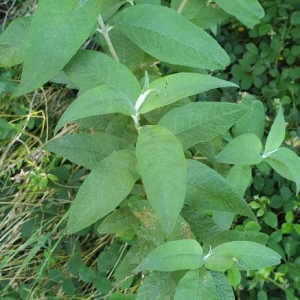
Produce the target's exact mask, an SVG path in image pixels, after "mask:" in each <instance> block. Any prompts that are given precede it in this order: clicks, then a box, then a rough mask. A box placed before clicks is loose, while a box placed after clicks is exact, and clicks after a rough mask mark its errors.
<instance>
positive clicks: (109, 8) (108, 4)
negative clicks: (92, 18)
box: [100, 0, 126, 22]
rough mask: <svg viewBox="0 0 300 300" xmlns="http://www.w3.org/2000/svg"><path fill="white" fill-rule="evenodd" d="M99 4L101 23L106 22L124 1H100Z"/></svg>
mask: <svg viewBox="0 0 300 300" xmlns="http://www.w3.org/2000/svg"><path fill="white" fill-rule="evenodd" d="M100 2H101V4H100V5H101V6H100V14H101V17H102V19H103V21H104V22H106V21H107V20H108V19H110V18H111V17H112V16H113V15H114V14H115V13H116V12H117V11H118V10H119V8H120V7H121V6H122V5H124V4H125V3H126V0H101V1H100Z"/></svg>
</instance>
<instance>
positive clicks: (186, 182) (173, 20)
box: [0, 0, 300, 300]
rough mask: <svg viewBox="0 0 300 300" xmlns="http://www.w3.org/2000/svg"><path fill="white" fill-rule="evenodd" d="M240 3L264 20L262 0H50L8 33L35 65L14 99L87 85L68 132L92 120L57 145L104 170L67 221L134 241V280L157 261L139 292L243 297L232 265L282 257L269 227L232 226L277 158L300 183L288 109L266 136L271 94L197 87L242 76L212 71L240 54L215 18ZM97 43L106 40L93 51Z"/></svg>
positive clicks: (19, 53) (74, 227) (239, 13)
mask: <svg viewBox="0 0 300 300" xmlns="http://www.w3.org/2000/svg"><path fill="white" fill-rule="evenodd" d="M216 4H217V5H218V6H217V5H216ZM201 12H202V13H203V16H211V17H208V18H207V24H205V23H203V20H202V19H203V18H202V19H201V18H200V17H199V13H201ZM230 15H234V16H236V17H237V18H238V19H239V21H241V22H242V23H244V24H245V25H246V26H248V27H251V28H252V27H253V26H254V25H255V24H257V23H258V22H259V19H261V18H262V17H263V15H264V11H263V9H262V7H261V6H260V4H259V3H258V2H257V1H256V0H253V1H249V2H247V3H246V2H245V1H242V0H234V1H233V0H232V1H225V0H216V1H215V3H211V1H208V2H207V1H186V0H183V1H172V2H171V5H168V4H166V5H164V6H162V5H161V4H160V1H154V0H151V1H147V0H144V1H142V0H136V1H111V0H108V1H105V0H103V1H99V0H65V1H61V0H52V1H46V0H40V1H39V3H38V7H37V9H36V12H35V14H34V15H33V16H31V17H26V18H21V19H17V20H15V21H14V22H12V23H11V24H10V26H9V27H8V28H7V29H6V31H5V32H4V33H3V35H2V36H1V37H0V44H1V45H4V47H3V48H1V52H0V58H1V60H0V65H1V66H6V67H9V66H13V65H16V64H20V63H23V72H22V77H21V82H20V85H19V86H18V88H17V90H16V92H15V94H14V97H17V96H21V95H23V94H26V93H29V92H31V91H33V90H35V89H37V88H39V87H41V86H42V85H43V84H45V83H47V82H48V81H50V80H52V81H54V82H59V83H64V84H66V85H67V86H68V87H70V88H72V89H78V90H79V92H78V97H77V98H76V99H75V100H74V101H73V102H72V104H71V105H70V106H69V107H68V108H67V109H66V111H65V112H64V114H63V115H62V116H61V118H60V120H59V122H58V124H57V126H56V133H57V132H58V131H59V130H61V129H62V128H63V127H65V126H66V125H67V124H69V123H78V124H79V125H80V126H81V127H82V128H83V130H82V132H80V133H77V134H72V135H68V134H67V135H64V136H60V137H57V138H55V139H53V140H52V141H50V142H49V143H48V144H47V145H46V149H47V150H49V151H52V152H54V153H56V154H58V155H60V156H62V157H65V158H67V159H68V160H70V161H72V162H74V163H76V164H78V165H81V166H83V167H85V168H87V169H90V170H91V172H90V174H89V175H88V176H87V178H86V179H85V181H84V182H83V184H82V185H81V187H80V189H79V191H78V193H77V195H76V198H75V200H74V202H73V203H72V206H71V209H70V215H69V219H68V224H67V228H66V233H67V234H74V233H76V232H79V231H81V230H83V229H86V228H88V227H89V226H92V225H94V224H97V226H98V229H97V231H98V233H99V234H116V235H118V236H122V237H124V238H125V237H126V238H127V239H128V241H130V243H131V245H132V247H131V248H130V250H129V252H128V253H127V254H126V256H125V258H124V260H123V261H122V263H121V264H120V265H119V267H118V269H117V270H116V271H117V273H118V275H119V276H118V279H119V281H120V282H123V281H124V280H126V279H128V276H129V275H130V274H136V273H138V272H143V276H144V277H143V278H144V280H143V284H142V285H141V286H140V288H139V289H138V292H137V294H138V299H176V300H181V299H204V300H206V299H209V300H213V299H226V300H230V299H234V295H233V292H232V289H231V287H230V285H229V283H228V280H227V277H226V276H225V274H224V272H225V271H227V270H228V271H227V272H228V274H230V276H234V274H236V272H238V271H237V270H245V271H247V272H248V271H250V270H256V269H260V268H265V267H271V266H274V265H276V264H278V263H280V255H279V254H278V253H277V252H275V251H274V250H272V249H270V248H268V247H266V246H265V244H266V242H267V239H268V236H267V235H265V234H263V233H259V232H256V231H247V230H230V228H231V225H232V223H233V221H234V220H235V218H236V216H238V215H242V216H244V217H246V218H250V219H252V220H253V221H256V216H255V214H254V213H253V211H252V210H251V208H250V206H249V205H248V204H247V202H246V201H245V200H244V199H243V195H244V193H245V191H246V189H247V187H248V186H249V185H250V183H251V179H252V173H251V167H252V166H255V165H259V164H261V163H267V164H269V166H271V167H272V168H273V169H274V170H275V171H276V172H278V173H279V174H280V175H282V176H283V177H285V178H287V179H288V180H291V181H294V182H295V193H298V192H299V188H300V172H299V171H300V160H299V157H298V156H297V155H296V154H295V153H294V152H292V151H291V150H290V149H288V148H285V147H281V144H282V143H283V141H284V138H285V120H284V115H283V110H282V107H281V106H280V104H279V105H278V113H277V117H276V119H275V121H274V123H273V125H272V127H271V130H270V132H269V134H268V137H267V139H266V141H265V145H264V147H263V145H262V142H261V140H262V139H263V135H264V128H265V123H264V122H265V112H264V107H263V104H262V103H261V102H260V101H259V100H256V99H255V98H254V97H252V96H250V95H244V97H243V99H242V101H241V103H238V104H236V103H227V102H212V101H206V102H204V101H197V97H195V95H198V94H199V93H204V92H206V91H209V90H211V89H217V88H229V89H237V88H238V86H237V85H235V84H234V83H231V82H228V81H225V80H221V79H219V78H217V77H214V76H212V75H211V74H212V71H211V70H221V69H225V68H226V66H228V65H229V63H230V58H229V57H228V55H227V54H226V52H225V51H224V50H223V49H222V48H221V47H220V46H219V44H218V43H217V42H216V41H215V40H214V39H213V38H212V37H211V36H210V35H209V34H208V33H206V32H205V31H204V30H203V29H202V28H210V29H211V30H212V31H213V30H214V28H215V26H216V25H217V24H219V23H220V22H221V21H223V20H225V19H226V18H229V17H230ZM200 20H202V21H201V22H200ZM208 24H209V26H208ZM16 36H17V37H18V38H16ZM91 43H94V45H93V46H95V45H96V46H97V44H99V45H100V46H101V50H102V51H95V50H84V49H85V48H87V47H90V46H91ZM83 45H84V46H83ZM82 46H83V47H82ZM80 47H82V49H81V50H79V48H80ZM24 49H26V51H24ZM164 68H165V69H166V70H168V73H169V75H166V76H161V73H160V70H162V69H164ZM207 70H210V71H207ZM166 73H167V72H166ZM141 84H142V85H141ZM86 128H92V129H93V132H91V131H88V130H85V129H86ZM95 131H97V132H96V133H95ZM223 140H224V141H226V145H223ZM255 208H256V207H255Z"/></svg>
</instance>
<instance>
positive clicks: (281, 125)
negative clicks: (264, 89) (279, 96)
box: [264, 105, 285, 155]
mask: <svg viewBox="0 0 300 300" xmlns="http://www.w3.org/2000/svg"><path fill="white" fill-rule="evenodd" d="M284 137H285V121H284V115H283V111H282V106H281V105H280V106H279V110H278V112H277V115H276V118H275V120H274V123H273V124H272V127H271V129H270V132H269V134H268V137H267V141H266V146H265V152H264V154H265V155H269V154H270V153H272V151H275V150H277V149H278V148H279V147H280V145H281V144H282V142H283V141H284Z"/></svg>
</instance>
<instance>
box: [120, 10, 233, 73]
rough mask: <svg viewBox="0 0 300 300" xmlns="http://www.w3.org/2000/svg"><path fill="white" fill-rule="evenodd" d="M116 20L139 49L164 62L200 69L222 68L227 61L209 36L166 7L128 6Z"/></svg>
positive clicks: (226, 56)
mask: <svg viewBox="0 0 300 300" xmlns="http://www.w3.org/2000/svg"><path fill="white" fill-rule="evenodd" d="M117 23H118V26H119V27H120V28H121V29H122V30H123V32H124V33H125V34H126V35H127V36H128V37H129V38H130V39H131V40H132V41H133V42H134V43H136V44H137V45H138V46H139V47H140V48H141V49H143V50H144V51H145V52H147V53H148V54H150V55H152V56H154V57H155V58H157V59H159V60H162V61H164V62H167V63H170V64H175V65H183V66H189V67H198V68H202V69H205V68H209V69H224V68H225V67H226V66H227V65H228V64H229V63H230V60H229V57H228V55H227V54H226V52H225V51H224V50H223V49H222V48H221V47H220V46H219V45H218V43H217V42H216V41H215V40H214V39H213V38H212V37H211V36H209V35H208V34H207V33H206V32H205V31H203V30H202V29H200V28H198V27H197V26H196V25H194V24H193V23H190V22H189V21H188V20H186V19H185V18H184V17H183V16H181V15H179V14H177V13H176V12H175V11H173V10H172V9H170V8H167V7H163V6H157V5H146V4H145V5H135V6H131V7H129V8H127V9H125V10H124V11H122V12H121V14H120V15H119V17H118V19H117Z"/></svg>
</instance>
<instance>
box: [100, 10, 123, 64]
mask: <svg viewBox="0 0 300 300" xmlns="http://www.w3.org/2000/svg"><path fill="white" fill-rule="evenodd" d="M98 23H99V25H100V29H97V30H98V31H99V32H100V33H102V34H103V37H104V39H105V41H106V44H107V46H108V49H109V51H110V53H111V56H112V57H113V59H114V60H116V61H117V62H120V60H119V58H118V55H117V53H116V51H115V49H114V46H113V44H112V42H111V40H110V37H109V34H108V32H109V30H110V29H111V28H109V27H107V26H105V24H104V21H103V19H102V17H101V15H100V14H99V17H98Z"/></svg>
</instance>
